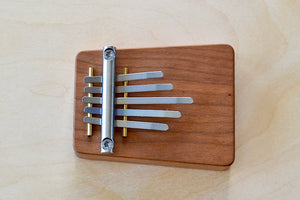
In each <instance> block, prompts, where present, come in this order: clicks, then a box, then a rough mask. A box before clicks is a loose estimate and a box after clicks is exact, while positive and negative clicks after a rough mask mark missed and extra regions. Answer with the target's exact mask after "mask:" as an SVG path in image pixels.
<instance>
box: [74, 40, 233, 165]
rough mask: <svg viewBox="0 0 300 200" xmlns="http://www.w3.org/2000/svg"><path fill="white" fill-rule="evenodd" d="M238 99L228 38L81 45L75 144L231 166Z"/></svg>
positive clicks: (124, 156)
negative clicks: (222, 41) (203, 42)
mask: <svg viewBox="0 0 300 200" xmlns="http://www.w3.org/2000/svg"><path fill="white" fill-rule="evenodd" d="M107 50H110V51H109V52H107ZM106 52H107V53H106ZM111 56H112V57H111ZM107 58H108V60H106V59H107ZM112 66H113V68H112ZM103 69H104V70H103ZM103 72H104V73H103ZM130 77H131V78H130ZM137 77H139V78H137ZM100 79H101V80H100ZM145 85H146V86H145ZM86 87H88V88H86ZM112 93H113V94H112ZM155 98H156V99H155ZM234 105H235V104H234V51H233V49H232V47H231V46H229V45H207V46H183V47H166V48H145V49H117V50H115V49H114V47H111V46H108V47H105V48H104V52H103V51H101V50H95V51H82V52H80V53H79V54H78V55H77V58H76V80H75V118H74V149H75V152H76V154H77V155H78V156H79V157H81V158H87V159H99V160H109V161H122V162H133V163H142V164H155V165H166V166H177V167H189V168H205V169H216V170H222V169H227V168H228V167H229V166H230V165H231V164H232V163H233V161H234V153H235V146H234V139H235V125H234V122H235V109H234V108H235V106H234ZM153 110H156V111H157V110H158V111H159V112H152V111H153ZM107 111H108V112H107ZM105 112H106V113H105ZM141 115H142V116H141ZM109 120H110V121H109ZM141 122H142V123H141ZM144 122H146V123H144ZM92 124H94V125H92ZM97 124H98V125H97ZM99 124H102V126H100V125H99ZM103 124H105V125H103ZM152 129H156V130H152ZM111 136H112V137H111ZM104 137H105V138H104ZM107 138H108V139H109V140H105V141H103V140H104V139H107ZM110 140H111V141H112V142H110Z"/></svg>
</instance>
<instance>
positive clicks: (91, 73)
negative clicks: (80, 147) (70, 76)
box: [87, 67, 94, 137]
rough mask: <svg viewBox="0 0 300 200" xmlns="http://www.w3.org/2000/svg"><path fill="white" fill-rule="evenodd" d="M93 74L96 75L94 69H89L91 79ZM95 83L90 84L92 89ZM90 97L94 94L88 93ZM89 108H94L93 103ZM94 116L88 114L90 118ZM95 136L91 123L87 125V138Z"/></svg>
mask: <svg viewBox="0 0 300 200" xmlns="http://www.w3.org/2000/svg"><path fill="white" fill-rule="evenodd" d="M93 74H94V70H93V68H92V67H90V68H89V77H91V76H93ZM93 85H94V84H93V83H89V87H90V88H92V87H93ZM88 97H93V94H92V93H90V92H89V93H88ZM88 107H90V108H91V107H93V104H91V103H89V104H88ZM92 116H93V115H92V113H88V117H92ZM92 135H93V125H92V124H90V123H88V124H87V136H89V137H90V136H92Z"/></svg>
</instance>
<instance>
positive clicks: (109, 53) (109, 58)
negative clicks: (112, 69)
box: [103, 49, 116, 60]
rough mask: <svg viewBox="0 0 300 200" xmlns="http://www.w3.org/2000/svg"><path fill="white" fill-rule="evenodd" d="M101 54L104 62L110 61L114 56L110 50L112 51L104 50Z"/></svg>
mask: <svg viewBox="0 0 300 200" xmlns="http://www.w3.org/2000/svg"><path fill="white" fill-rule="evenodd" d="M103 54H104V58H105V59H106V60H112V59H114V58H115V56H116V54H115V52H114V50H112V49H106V50H105V51H104V53H103Z"/></svg>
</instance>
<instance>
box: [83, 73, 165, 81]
mask: <svg viewBox="0 0 300 200" xmlns="http://www.w3.org/2000/svg"><path fill="white" fill-rule="evenodd" d="M163 76H164V74H163V72H162V71H156V72H141V73H132V74H119V75H117V76H116V78H115V81H116V82H124V81H135V80H143V79H150V78H162V77H163ZM102 81H103V77H102V76H93V77H84V82H86V83H102Z"/></svg>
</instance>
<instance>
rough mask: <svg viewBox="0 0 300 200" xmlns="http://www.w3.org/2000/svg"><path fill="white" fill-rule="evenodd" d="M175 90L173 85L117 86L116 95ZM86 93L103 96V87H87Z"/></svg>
mask: <svg viewBox="0 0 300 200" xmlns="http://www.w3.org/2000/svg"><path fill="white" fill-rule="evenodd" d="M172 89H173V85H172V84H170V83H168V84H148V85H130V86H117V87H116V91H115V92H116V93H125V92H127V93H130V92H151V91H169V90H172ZM84 92H86V93H93V94H102V87H85V88H84Z"/></svg>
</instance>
